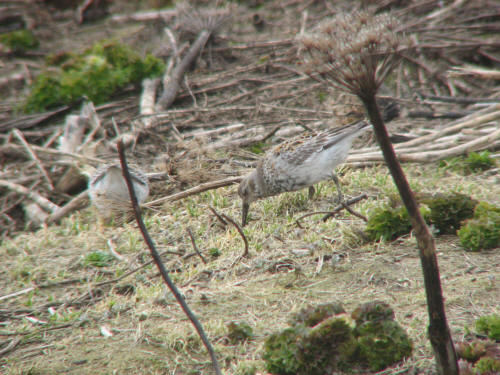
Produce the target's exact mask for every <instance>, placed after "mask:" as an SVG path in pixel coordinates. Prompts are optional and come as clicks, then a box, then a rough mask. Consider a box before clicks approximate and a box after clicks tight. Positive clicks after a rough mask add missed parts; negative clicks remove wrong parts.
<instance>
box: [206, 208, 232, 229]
mask: <svg viewBox="0 0 500 375" xmlns="http://www.w3.org/2000/svg"><path fill="white" fill-rule="evenodd" d="M208 209H209V210H210V211H212V213H213V214H214V215H215V217H216V218H217V219H218V220H219V221H220V222H221V223H222V225H224V226H226V225H227V221H226V220H224V218H223V217H222V216H220V214H219V213H218V212H217V211H215V208H213V207H212V206H208Z"/></svg>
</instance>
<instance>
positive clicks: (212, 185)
mask: <svg viewBox="0 0 500 375" xmlns="http://www.w3.org/2000/svg"><path fill="white" fill-rule="evenodd" d="M242 178H243V177H239V176H238V177H229V178H225V179H223V180H216V181H210V182H205V183H203V184H200V185H198V186H195V187H193V188H191V189H187V190H184V191H181V192H179V193H175V194H172V195H168V196H166V197H163V198H159V199H156V200H154V201H151V202H148V203H146V204H143V205H142V207H146V208H150V207H154V206H155V205H158V204H160V203H164V202H173V201H176V200H179V199H182V198H186V197H189V196H191V195H195V194H199V193H202V192H204V191H207V190H212V189H218V188H220V187H223V186H228V185H232V184H236V183H239V182H241V179H242Z"/></svg>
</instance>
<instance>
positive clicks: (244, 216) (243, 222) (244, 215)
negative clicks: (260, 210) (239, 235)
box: [241, 202, 250, 227]
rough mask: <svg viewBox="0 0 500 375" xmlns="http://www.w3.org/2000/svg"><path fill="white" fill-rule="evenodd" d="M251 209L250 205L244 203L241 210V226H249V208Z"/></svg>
mask: <svg viewBox="0 0 500 375" xmlns="http://www.w3.org/2000/svg"><path fill="white" fill-rule="evenodd" d="M249 207H250V203H247V202H243V205H242V208H241V226H242V227H244V226H245V225H246V224H247V216H248V208H249Z"/></svg>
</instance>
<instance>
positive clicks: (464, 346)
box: [456, 340, 486, 362]
mask: <svg viewBox="0 0 500 375" xmlns="http://www.w3.org/2000/svg"><path fill="white" fill-rule="evenodd" d="M456 351H457V355H458V357H459V358H463V359H465V360H466V361H468V362H476V361H477V360H478V359H479V358H481V357H482V356H483V355H485V354H486V344H485V343H484V342H483V341H479V340H476V341H473V342H471V343H467V342H459V343H458V344H457V345H456Z"/></svg>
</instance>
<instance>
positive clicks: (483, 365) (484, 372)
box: [474, 357, 500, 375]
mask: <svg viewBox="0 0 500 375" xmlns="http://www.w3.org/2000/svg"><path fill="white" fill-rule="evenodd" d="M474 370H475V373H476V374H479V375H495V374H499V373H500V360H498V359H496V358H492V357H483V358H481V359H480V360H479V361H477V362H476V364H475V365H474Z"/></svg>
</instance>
